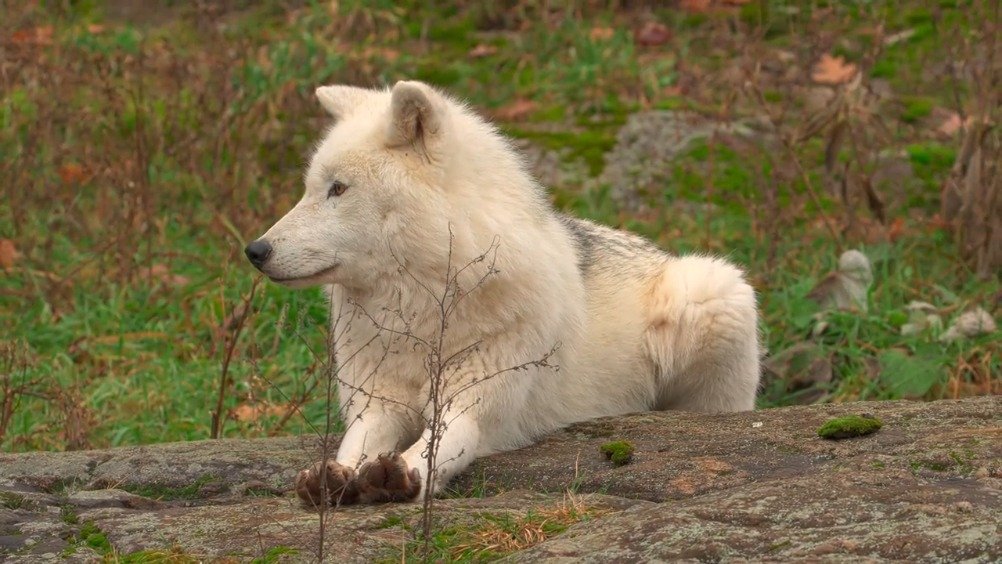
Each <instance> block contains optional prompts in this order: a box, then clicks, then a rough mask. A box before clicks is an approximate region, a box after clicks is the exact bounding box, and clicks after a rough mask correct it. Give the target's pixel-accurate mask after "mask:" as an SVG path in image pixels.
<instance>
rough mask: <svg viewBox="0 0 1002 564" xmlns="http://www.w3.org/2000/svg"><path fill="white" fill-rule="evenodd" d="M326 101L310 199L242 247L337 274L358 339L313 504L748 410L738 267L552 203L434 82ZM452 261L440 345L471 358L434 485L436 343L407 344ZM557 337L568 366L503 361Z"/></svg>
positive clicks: (429, 321) (322, 281) (746, 333)
mask: <svg viewBox="0 0 1002 564" xmlns="http://www.w3.org/2000/svg"><path fill="white" fill-rule="evenodd" d="M317 97H318V98H319V99H320V102H321V104H322V105H323V106H324V108H325V109H326V110H327V111H328V112H329V113H330V114H331V115H333V117H334V119H335V124H334V126H333V127H332V128H331V129H330V130H329V131H328V133H327V134H326V136H325V137H324V139H323V140H322V141H321V143H320V144H319V145H318V148H317V149H316V153H315V154H314V156H313V158H312V161H311V163H310V165H309V169H308V170H307V172H306V175H305V184H306V193H305V195H304V196H303V198H302V200H301V201H300V202H299V203H298V204H297V205H296V206H295V207H294V208H293V209H292V210H291V211H290V212H289V213H288V214H287V215H286V216H285V217H283V218H282V219H281V220H280V221H279V222H278V223H276V224H275V225H274V227H272V228H271V229H270V230H268V232H267V233H265V234H264V235H263V236H262V237H261V238H260V239H258V240H256V241H254V242H252V243H251V244H250V245H248V246H247V249H246V254H247V256H248V258H249V259H250V261H251V262H252V263H253V264H254V265H255V266H256V267H257V268H258V269H260V270H261V271H262V272H263V273H264V274H266V275H267V276H268V277H269V278H271V279H272V280H274V281H276V282H279V283H281V284H285V285H288V286H292V287H303V286H310V285H325V286H327V287H328V288H329V293H330V299H331V308H332V311H336V312H341V314H340V315H337V316H336V317H337V319H332V323H333V324H334V325H335V327H334V329H336V330H337V331H338V332H339V333H340V334H341V335H342V336H343V337H344V339H343V340H342V341H341V342H342V343H348V344H347V345H345V347H343V348H341V349H339V350H338V354H339V355H340V356H339V359H338V360H339V364H340V370H339V371H338V374H337V377H338V380H339V384H340V403H341V416H342V417H343V418H344V419H345V421H346V422H348V423H349V425H348V430H347V431H346V433H345V436H344V438H343V440H342V442H341V445H340V448H339V449H338V452H337V457H336V462H335V461H330V462H329V463H328V464H326V465H322V464H320V463H318V464H317V465H315V466H313V467H312V468H310V469H307V470H303V471H302V472H300V474H299V476H298V478H297V484H296V485H297V491H298V493H299V495H300V496H301V497H302V498H303V499H304V500H307V501H310V502H313V503H319V502H320V500H321V493H320V492H321V491H326V492H329V493H330V494H331V501H338V502H341V503H350V502H356V501H361V502H366V501H386V500H397V501H404V500H410V499H415V498H419V497H421V496H424V495H431V494H433V493H434V490H435V489H437V488H441V487H442V486H443V485H444V484H445V483H446V482H448V480H449V479H450V478H451V477H452V476H454V475H455V474H456V473H457V472H459V471H461V470H463V469H464V468H465V467H466V466H467V465H468V464H469V463H470V462H471V461H472V460H473V459H474V458H475V457H478V456H483V455H487V454H490V453H494V452H498V451H504V450H510V449H515V448H519V447H522V446H525V445H528V444H530V443H531V442H532V441H533V440H535V439H537V438H538V437H540V436H541V435H543V434H545V433H547V432H550V431H553V430H555V429H558V428H560V427H563V426H566V425H568V424H570V423H574V422H576V421H582V420H586V419H591V418H594V417H599V416H605V415H615V414H623V413H628V412H636V411H643V410H651V409H680V410H689V411H697V412H707V413H712V412H725V411H741V410H750V409H753V407H754V401H755V393H756V389H757V387H758V381H759V356H760V354H759V342H758V331H757V326H756V325H757V313H756V304H755V293H754V291H753V290H752V288H751V286H749V284H748V283H747V282H746V281H745V280H744V278H743V274H742V272H741V271H740V270H739V269H738V268H736V267H734V266H733V265H731V264H729V263H728V262H725V261H724V260H721V259H719V258H710V257H704V256H686V257H673V256H669V255H667V254H665V253H664V252H662V251H660V250H659V249H657V248H656V247H654V246H653V245H652V244H650V243H649V242H647V241H646V240H644V239H641V238H639V237H637V236H634V235H631V234H628V233H624V232H621V231H616V230H613V229H609V228H606V227H602V226H599V225H596V224H594V223H590V222H588V221H583V220H579V219H574V218H571V217H567V216H565V215H562V214H560V213H558V212H556V211H554V210H553V209H552V208H551V206H550V205H549V203H548V201H547V197H546V194H545V192H544V191H543V190H542V189H541V187H540V186H539V185H538V184H537V183H536V182H535V181H534V180H533V178H531V176H530V175H529V173H528V172H527V171H526V167H525V166H524V164H523V162H522V160H521V158H520V157H519V155H518V154H517V152H516V151H515V150H513V149H512V147H511V146H510V145H509V143H508V142H507V141H506V140H505V139H504V138H503V137H502V136H501V135H500V134H499V133H498V131H497V130H496V129H495V128H494V127H493V126H492V125H490V124H488V123H487V122H485V121H484V120H482V119H481V118H479V117H477V116H476V115H475V114H474V113H473V112H472V111H470V110H469V109H468V108H466V107H465V106H464V105H463V104H461V103H459V102H457V101H455V100H453V99H451V98H449V97H448V96H446V95H445V94H443V93H441V92H439V91H437V90H435V89H433V88H431V87H429V86H427V85H425V84H423V83H420V82H398V83H397V84H396V85H395V86H393V88H392V89H388V90H368V89H363V88H356V87H351V86H324V87H321V88H318V89H317ZM489 249H491V258H490V260H483V261H479V262H478V260H477V259H478V257H483V256H484V253H485V252H487V251H488V250H489ZM463 265H467V266H468V268H465V269H462V268H454V267H456V266H459V267H461V266H463ZM450 268H453V270H451V272H454V273H457V280H456V286H457V288H462V289H465V290H466V291H467V293H466V294H465V295H463V299H462V300H457V301H456V302H455V303H456V305H455V307H454V308H453V309H452V310H451V311H450V313H449V318H448V331H447V332H445V333H444V335H445V338H444V341H443V342H442V343H441V347H440V349H441V350H440V352H442V353H443V355H442V356H443V357H444V356H448V355H449V354H452V353H455V352H457V351H460V350H461V349H463V348H464V347H468V346H470V345H471V343H475V344H476V347H475V349H476V351H475V353H470V354H469V355H468V356H467V357H464V358H466V361H465V362H463V363H462V365H461V366H457V367H454V372H456V374H451V379H450V380H449V384H448V386H449V388H450V389H449V390H446V392H445V394H444V396H443V397H448V399H450V400H451V401H448V402H445V405H444V409H445V410H446V413H445V414H444V418H443V421H447V422H448V425H447V427H446V428H445V429H444V431H441V432H440V437H439V441H438V452H437V457H436V460H435V463H436V465H437V471H436V475H435V479H434V483H433V485H432V488H431V490H432V491H423V490H425V489H426V488H425V487H424V485H423V484H422V482H423V481H424V480H421V479H420V477H421V474H423V473H424V472H425V468H427V462H428V461H427V460H426V453H427V447H428V441H429V440H430V439H431V438H432V435H433V431H432V430H431V429H430V428H429V426H428V424H427V421H429V420H431V414H430V413H428V410H430V409H431V406H430V404H429V401H428V396H429V394H430V390H431V387H430V381H429V380H430V379H429V371H428V363H427V361H428V358H427V356H428V350H427V349H426V348H425V347H421V346H417V345H415V344H413V343H411V344H408V345H405V346H402V345H401V339H403V340H404V341H407V340H413V341H414V343H417V342H418V341H419V340H420V339H425V340H426V341H427V342H431V341H434V337H435V334H436V332H437V331H438V330H439V329H441V328H442V327H441V325H440V321H441V316H440V315H439V313H440V312H439V308H438V304H437V302H436V298H434V297H433V295H435V294H436V293H438V294H440V293H441V290H442V289H443V284H444V283H445V281H446V278H447V277H446V276H444V273H446V272H450V270H449V269H450ZM436 288H437V289H438V290H436ZM474 288H475V289H474ZM345 312H348V313H345ZM554 346H558V348H557V350H556V352H555V353H554V354H553V355H552V356H550V357H548V364H550V365H555V366H558V367H559V370H553V369H551V368H548V367H546V366H539V365H530V366H529V367H528V370H522V371H516V372H504V369H505V368H506V367H512V366H516V365H521V364H523V363H526V362H528V361H531V360H533V359H540V358H544V357H546V355H547V353H548V352H549V351H551V350H552V349H553V348H554ZM497 372H501V374H498V375H496V376H495V377H491V378H485V375H490V374H495V373H497ZM471 384H472V385H471ZM322 482H323V483H324V484H325V486H324V489H323V490H321V483H322Z"/></svg>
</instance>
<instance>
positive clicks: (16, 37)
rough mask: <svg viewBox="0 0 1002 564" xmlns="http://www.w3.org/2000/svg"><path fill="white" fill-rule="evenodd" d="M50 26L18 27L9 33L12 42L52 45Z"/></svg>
mask: <svg viewBox="0 0 1002 564" xmlns="http://www.w3.org/2000/svg"><path fill="white" fill-rule="evenodd" d="M52 31H53V30H52V26H51V25H42V26H38V27H34V28H31V29H19V30H17V31H15V32H14V33H12V34H11V36H10V40H11V42H12V43H22V44H26V45H52Z"/></svg>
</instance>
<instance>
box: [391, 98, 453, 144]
mask: <svg viewBox="0 0 1002 564" xmlns="http://www.w3.org/2000/svg"><path fill="white" fill-rule="evenodd" d="M390 96H391V101H390V111H391V113H392V116H391V120H390V130H389V135H388V140H387V145H389V146H390V147H405V146H413V147H414V148H415V149H416V150H418V151H421V152H423V153H424V154H425V155H426V156H428V157H431V156H432V155H431V151H433V150H434V147H435V144H436V143H435V142H436V141H437V140H438V139H439V138H440V137H441V133H442V119H443V115H442V114H443V112H444V111H445V108H444V106H445V104H444V101H443V100H442V98H441V96H439V94H438V93H437V92H435V91H434V90H432V88H431V87H429V86H428V85H426V84H424V83H421V82H416V81H401V82H398V83H396V84H395V85H394V86H393V90H392V91H391V93H390Z"/></svg>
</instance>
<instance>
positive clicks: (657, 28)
mask: <svg viewBox="0 0 1002 564" xmlns="http://www.w3.org/2000/svg"><path fill="white" fill-rule="evenodd" d="M669 39H671V31H670V30H669V29H668V26H666V25H664V24H662V23H658V22H647V23H645V24H644V25H642V26H641V27H640V29H638V30H636V31H635V32H634V33H633V41H634V43H636V44H637V45H640V46H641V47H657V46H658V45H664V44H665V43H668V40H669Z"/></svg>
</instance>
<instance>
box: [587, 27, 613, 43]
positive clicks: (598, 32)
mask: <svg viewBox="0 0 1002 564" xmlns="http://www.w3.org/2000/svg"><path fill="white" fill-rule="evenodd" d="M613 35H616V31H615V30H614V29H612V28H611V27H593V28H591V31H589V32H588V37H589V38H591V40H592V41H606V40H608V39H612V36H613Z"/></svg>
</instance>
